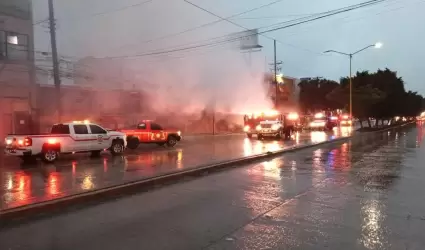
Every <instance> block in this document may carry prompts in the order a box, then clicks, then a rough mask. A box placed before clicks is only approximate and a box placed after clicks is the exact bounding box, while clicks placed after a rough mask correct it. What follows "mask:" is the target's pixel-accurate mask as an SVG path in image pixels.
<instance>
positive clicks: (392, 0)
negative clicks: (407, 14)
mask: <svg viewBox="0 0 425 250" xmlns="http://www.w3.org/2000/svg"><path fill="white" fill-rule="evenodd" d="M401 2H403V4H405V5H404V6H400V7H396V8H393V9H390V10H383V11H380V12H378V13H367V14H366V15H363V16H361V17H359V18H355V19H348V20H344V19H347V17H342V18H338V19H334V20H333V21H334V22H337V25H340V24H345V23H350V22H355V21H359V20H362V19H365V18H369V17H371V16H380V15H382V14H386V13H389V12H394V11H399V10H402V9H404V8H407V7H408V6H407V5H413V4H420V3H424V2H425V1H424V0H420V1H416V2H413V3H412V2H410V3H408V4H406V2H405V1H404V0H388V3H389V4H387V5H385V6H383V7H384V8H386V7H392V6H391V5H394V4H397V3H401ZM311 29H312V28H311V27H307V28H305V29H302V30H301V31H295V32H291V33H289V34H287V36H293V35H296V34H299V33H300V32H303V31H306V30H311Z"/></svg>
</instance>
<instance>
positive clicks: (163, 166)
mask: <svg viewBox="0 0 425 250" xmlns="http://www.w3.org/2000/svg"><path fill="white" fill-rule="evenodd" d="M338 131H339V130H338ZM338 133H339V134H338ZM338 136H341V133H340V132H335V131H334V132H333V133H325V132H307V133H296V134H294V135H293V138H291V140H287V141H285V140H256V139H248V138H245V137H244V136H241V137H237V138H232V139H231V140H229V139H226V138H225V137H223V138H221V139H217V140H211V141H204V142H196V141H195V142H190V143H188V142H186V143H182V144H181V145H179V146H178V147H176V148H173V149H168V148H164V147H156V146H155V147H150V148H142V149H140V150H138V151H130V152H128V154H126V155H125V156H122V157H111V156H110V155H107V154H106V155H102V156H101V157H100V158H90V157H87V156H83V157H78V156H75V155H69V156H64V157H63V159H61V160H60V161H58V162H57V163H55V164H50V165H45V164H43V163H41V162H37V164H35V165H30V166H21V165H19V163H16V162H15V163H14V164H7V165H3V166H1V168H0V181H1V185H2V189H1V190H0V192H1V193H0V194H1V197H2V199H1V203H0V209H7V208H13V207H18V206H23V205H27V204H31V203H34V202H40V201H45V200H51V199H55V198H59V197H63V196H67V195H72V194H76V193H80V192H87V191H92V190H95V189H99V188H104V187H107V186H111V185H117V184H122V183H125V182H128V181H134V180H140V179H145V178H150V177H153V176H158V175H162V174H167V173H171V172H175V171H180V170H184V169H188V168H193V167H197V166H200V165H205V164H211V163H216V162H221V161H225V160H230V159H235V158H240V157H244V156H252V155H256V154H262V153H266V152H275V151H277V150H281V149H284V148H288V147H292V146H296V145H301V144H306V143H317V142H323V141H325V140H328V139H331V138H337V137H338ZM3 162H5V161H3ZM294 167H295V166H294Z"/></svg>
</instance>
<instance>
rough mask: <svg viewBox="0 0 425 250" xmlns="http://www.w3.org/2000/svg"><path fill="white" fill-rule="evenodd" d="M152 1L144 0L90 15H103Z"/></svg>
mask: <svg viewBox="0 0 425 250" xmlns="http://www.w3.org/2000/svg"><path fill="white" fill-rule="evenodd" d="M152 1H153V0H146V1H143V2H140V3H136V4H132V5H128V6H124V7H121V8H117V9H114V10H109V11H104V12H98V13H94V14H92V15H90V16H89V17H97V16H103V15H106V14H110V13H114V12H119V11H124V10H127V9H131V8H135V7H139V6H142V5H144V4H147V3H150V2H152Z"/></svg>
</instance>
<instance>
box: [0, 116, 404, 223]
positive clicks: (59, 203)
mask: <svg viewBox="0 0 425 250" xmlns="http://www.w3.org/2000/svg"><path fill="white" fill-rule="evenodd" d="M406 125H409V123H408V124H402V125H400V126H396V127H391V128H386V129H382V130H378V131H371V132H363V133H356V134H355V135H351V136H347V137H341V138H336V139H333V140H327V141H323V142H317V143H308V144H303V145H298V146H292V147H289V148H286V149H281V150H278V151H275V152H266V153H262V154H257V155H253V156H248V157H242V158H238V159H234V160H229V161H224V162H219V163H214V164H208V165H204V166H198V167H193V168H190V169H187V170H184V171H176V172H173V173H169V174H165V175H161V176H157V177H152V178H149V179H145V180H138V181H132V182H128V183H125V184H118V185H115V186H111V187H107V188H102V189H99V190H94V191H90V192H86V193H80V194H75V195H70V196H66V197H63V198H59V199H54V200H50V201H45V202H40V203H35V204H30V205H26V206H22V207H17V208H11V209H6V210H3V211H0V218H1V220H2V224H4V223H3V222H5V221H4V220H12V221H15V220H21V219H25V218H28V217H31V216H36V215H43V214H46V213H48V214H49V216H50V215H51V214H52V213H55V212H60V211H62V212H63V211H64V210H66V209H67V208H69V207H70V206H75V205H81V206H84V205H87V203H90V202H95V201H97V203H98V202H101V201H104V200H111V199H114V198H120V197H122V196H123V195H130V194H135V193H139V192H141V191H147V190H150V189H154V188H158V187H160V186H164V185H167V184H172V183H175V182H177V181H181V180H187V178H191V177H196V176H202V175H205V174H208V173H209V172H214V171H220V170H223V169H229V168H235V167H239V166H240V165H245V164H248V163H254V162H257V161H262V160H265V159H268V158H273V157H276V156H279V155H282V154H285V153H290V152H294V151H299V150H302V149H308V148H312V147H316V146H320V145H324V144H332V143H338V142H342V141H346V140H349V139H352V138H353V137H359V136H363V135H369V134H372V133H377V132H385V131H388V130H393V129H397V128H400V127H404V126H406ZM362 134H363V135H362ZM93 204H95V203H93Z"/></svg>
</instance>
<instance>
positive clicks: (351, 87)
mask: <svg viewBox="0 0 425 250" xmlns="http://www.w3.org/2000/svg"><path fill="white" fill-rule="evenodd" d="M371 47H375V48H377V49H379V48H381V47H382V43H375V44H371V45H368V46H366V47H364V48H362V49H359V50H357V51H356V52H354V53H344V52H340V51H336V50H327V51H325V52H323V53H337V54H341V55H344V56H348V57H349V59H350V83H349V84H350V86H349V88H350V118H351V119H352V118H353V76H352V60H353V56H354V55H356V54H358V53H360V52H362V51H364V50H366V49H368V48H371Z"/></svg>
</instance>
